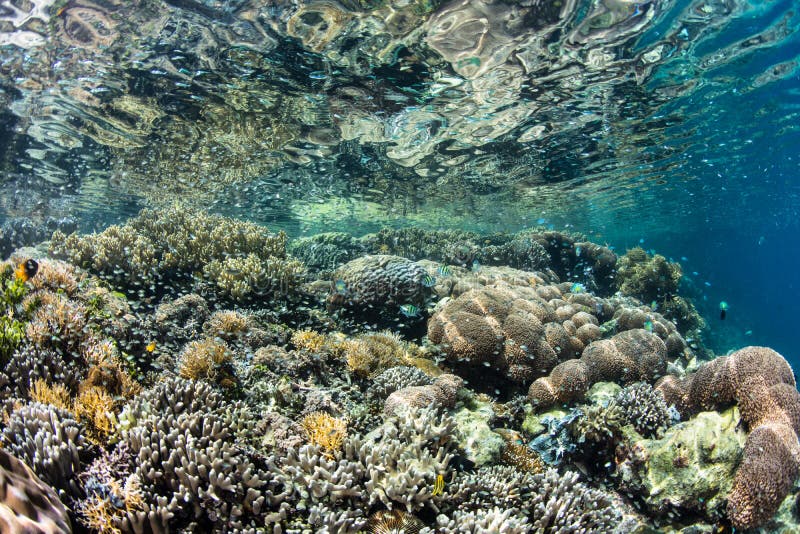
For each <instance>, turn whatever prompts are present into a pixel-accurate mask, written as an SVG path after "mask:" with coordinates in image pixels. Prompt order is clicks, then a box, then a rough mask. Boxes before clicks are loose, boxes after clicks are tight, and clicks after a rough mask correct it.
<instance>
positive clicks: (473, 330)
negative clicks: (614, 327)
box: [428, 286, 599, 383]
mask: <svg viewBox="0 0 800 534" xmlns="http://www.w3.org/2000/svg"><path fill="white" fill-rule="evenodd" d="M543 289H544V288H526V287H511V286H495V287H485V288H480V289H474V290H471V291H468V292H466V293H464V294H462V295H461V296H459V297H458V298H456V299H453V300H451V301H449V302H448V303H447V304H445V305H444V307H443V308H442V309H441V310H440V311H438V312H437V313H436V314H434V315H433V317H432V318H431V320H430V321H429V323H428V338H429V339H430V340H431V341H432V342H433V343H436V344H438V345H440V346H441V348H442V351H443V352H444V354H445V355H446V357H447V359H448V361H450V362H451V363H453V364H458V365H459V366H467V367H476V366H480V365H482V366H486V367H490V368H493V369H494V370H496V371H499V372H500V373H501V374H503V375H505V376H506V377H508V378H509V379H511V380H513V381H515V382H518V383H526V382H529V381H530V380H532V379H533V378H535V377H537V376H541V375H543V374H545V373H547V372H549V371H550V370H551V369H553V367H554V366H555V365H556V364H557V363H558V362H559V361H563V360H568V359H570V358H575V357H577V356H578V355H579V354H580V353H581V351H582V350H583V348H584V346H585V342H587V341H591V340H593V339H595V338H596V337H597V335H598V334H599V330H596V329H593V328H592V327H591V326H589V327H587V328H585V329H584V330H583V331H582V332H581V334H580V336H578V328H577V324H580V325H581V327H583V326H585V325H593V326H595V327H596V326H597V318H595V317H594V316H592V315H591V314H590V313H587V311H586V310H585V309H583V307H582V306H575V305H572V304H570V303H569V302H567V301H566V300H563V299H562V293H561V291H560V289H559V288H557V287H555V286H552V287H551V290H550V291H546V290H543ZM551 297H553V298H551ZM546 299H549V300H546Z"/></svg>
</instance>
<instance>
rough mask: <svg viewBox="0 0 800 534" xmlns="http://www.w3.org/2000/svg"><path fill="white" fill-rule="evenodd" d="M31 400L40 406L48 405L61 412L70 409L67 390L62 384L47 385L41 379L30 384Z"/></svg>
mask: <svg viewBox="0 0 800 534" xmlns="http://www.w3.org/2000/svg"><path fill="white" fill-rule="evenodd" d="M30 396H31V400H32V401H33V402H38V403H41V404H50V405H52V406H55V407H56V408H61V409H62V410H69V409H70V408H71V404H72V403H71V402H70V398H69V397H70V395H69V390H68V389H67V388H66V387H64V386H63V385H62V384H53V385H49V384H48V383H47V382H45V381H44V380H42V379H41V378H39V379H37V380H35V381H34V382H33V384H31V390H30Z"/></svg>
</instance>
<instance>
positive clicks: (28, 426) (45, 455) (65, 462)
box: [2, 402, 88, 500]
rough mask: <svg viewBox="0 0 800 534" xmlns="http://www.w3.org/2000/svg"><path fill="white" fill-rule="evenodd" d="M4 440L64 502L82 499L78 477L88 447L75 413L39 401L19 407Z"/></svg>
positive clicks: (12, 417) (11, 419)
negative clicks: (73, 414)
mask: <svg viewBox="0 0 800 534" xmlns="http://www.w3.org/2000/svg"><path fill="white" fill-rule="evenodd" d="M2 439H3V446H4V447H5V448H6V449H7V450H8V451H9V452H11V453H12V454H13V455H14V456H16V457H17V458H19V459H20V460H22V461H23V462H25V463H26V464H28V465H29V466H30V467H31V468H32V469H33V471H34V472H35V473H36V474H37V475H38V476H39V478H41V479H42V480H43V481H44V482H46V483H47V484H49V485H50V486H52V487H53V488H54V489H56V490H57V491H58V493H59V497H60V498H61V499H62V500H64V499H66V498H68V497H70V498H79V497H81V496H82V490H81V488H80V485H79V484H78V483H77V480H76V475H77V474H78V473H79V472H80V469H81V467H80V466H81V456H82V455H83V454H85V453H86V451H87V450H88V445H87V444H86V442H85V438H84V436H83V428H82V426H81V425H80V424H79V423H78V422H77V421H76V420H75V419H74V418H73V417H72V414H70V413H69V412H67V411H66V410H62V409H59V408H56V407H54V406H50V405H45V404H39V403H36V402H33V403H28V404H25V405H22V406H19V407H18V408H17V409H15V410H13V411H12V412H11V414H10V415H9V418H8V421H7V422H6V425H5V428H3V431H2Z"/></svg>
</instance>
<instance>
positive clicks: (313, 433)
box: [300, 412, 347, 456]
mask: <svg viewBox="0 0 800 534" xmlns="http://www.w3.org/2000/svg"><path fill="white" fill-rule="evenodd" d="M300 426H302V427H303V430H304V431H305V433H306V436H307V438H308V442H309V443H311V444H314V445H317V446H319V447H321V448H322V449H323V450H324V451H325V453H326V454H328V455H331V456H332V455H333V454H334V453H335V452H336V451H338V450H339V449H340V448H341V447H342V443H344V439H345V437H346V436H347V421H345V420H344V419H339V418H337V417H333V416H331V415H329V414H327V413H324V412H314V413H310V414H308V415H306V416H305V417H303V420H302V421H301V422H300Z"/></svg>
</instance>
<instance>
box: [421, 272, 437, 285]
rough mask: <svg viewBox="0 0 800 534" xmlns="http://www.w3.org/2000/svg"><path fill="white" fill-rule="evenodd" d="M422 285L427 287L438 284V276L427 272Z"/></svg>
mask: <svg viewBox="0 0 800 534" xmlns="http://www.w3.org/2000/svg"><path fill="white" fill-rule="evenodd" d="M422 285H423V286H425V287H433V286H435V285H436V277H435V276H431V275H429V274H426V275H425V276H423V277H422Z"/></svg>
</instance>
